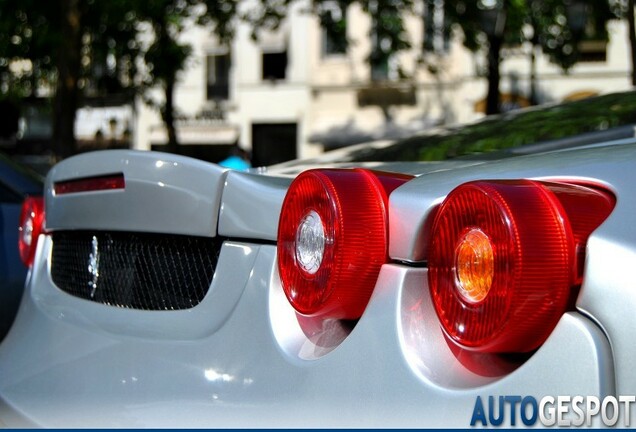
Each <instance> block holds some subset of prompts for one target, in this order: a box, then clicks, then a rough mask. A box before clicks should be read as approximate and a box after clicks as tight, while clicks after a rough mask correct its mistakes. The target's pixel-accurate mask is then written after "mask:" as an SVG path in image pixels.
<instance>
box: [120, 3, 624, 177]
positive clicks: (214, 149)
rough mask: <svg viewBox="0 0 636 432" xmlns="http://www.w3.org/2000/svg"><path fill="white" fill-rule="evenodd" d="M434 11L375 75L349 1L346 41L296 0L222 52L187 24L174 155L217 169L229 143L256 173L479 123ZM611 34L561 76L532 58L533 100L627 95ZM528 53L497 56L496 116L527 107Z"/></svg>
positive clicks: (136, 138) (145, 131) (139, 135)
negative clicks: (330, 152) (280, 20)
mask: <svg viewBox="0 0 636 432" xmlns="http://www.w3.org/2000/svg"><path fill="white" fill-rule="evenodd" d="M429 3H430V2H429ZM336 7H337V6H336V2H334V8H336ZM440 12H441V11H439V10H435V9H434V8H433V9H429V10H425V7H424V5H421V8H420V10H419V11H418V13H416V14H413V15H408V16H406V27H407V29H408V31H409V34H410V36H411V44H412V48H411V49H410V50H408V51H405V52H401V53H399V54H398V55H396V56H394V57H393V58H391V59H390V60H389V61H388V63H387V64H385V65H383V66H382V67H376V68H371V67H370V66H369V64H368V62H367V58H368V56H369V54H370V52H371V49H372V44H373V43H374V40H373V39H374V38H373V37H372V32H371V30H372V24H373V23H372V19H371V18H370V17H369V15H367V14H366V13H364V12H363V11H362V10H361V9H360V8H359V6H358V5H355V4H354V5H351V6H349V7H348V9H347V10H344V11H340V10H336V9H334V11H333V16H334V17H336V18H337V17H338V14H341V15H342V17H345V18H346V38H345V39H343V38H342V35H333V34H332V35H330V34H328V33H327V32H326V31H325V30H324V29H322V28H321V26H320V24H319V22H318V19H317V18H316V17H315V16H312V15H310V14H308V13H306V12H305V11H304V9H303V5H302V4H301V3H298V2H297V3H295V4H294V6H293V7H292V8H291V9H290V10H289V16H288V18H287V19H286V20H285V22H284V24H283V25H282V26H281V27H280V28H279V29H278V30H277V31H263V32H261V33H259V37H258V40H257V41H254V40H253V38H251V37H250V32H251V28H250V27H249V26H247V25H242V26H239V28H238V31H237V34H236V37H235V39H234V40H233V42H232V44H231V46H229V47H227V46H223V45H221V44H219V43H218V41H217V40H216V39H215V37H214V36H213V35H212V34H211V32H210V30H209V29H206V28H203V27H197V26H193V27H192V28H191V29H190V30H189V31H188V32H187V33H186V34H185V35H184V39H185V40H186V41H187V42H189V43H190V44H192V46H193V48H194V52H193V56H192V58H191V59H190V62H189V67H188V68H187V70H186V71H184V72H183V73H182V74H181V76H180V81H179V84H178V86H177V88H176V92H175V100H176V106H177V110H178V113H177V117H178V120H177V123H176V127H177V136H178V139H179V142H180V146H181V147H182V151H181V153H182V154H186V155H191V156H194V157H199V158H202V159H206V160H210V161H218V160H221V159H223V158H224V157H225V156H226V155H227V152H228V149H229V148H230V147H231V146H232V145H233V144H238V145H240V146H241V147H243V148H244V149H246V150H248V151H249V152H250V153H251V156H252V163H253V165H255V166H257V165H268V164H272V163H277V162H281V161H284V160H288V159H292V158H295V157H310V156H314V155H316V154H319V153H321V152H322V151H324V150H326V149H331V148H336V147H340V146H344V145H349V144H354V143H358V142H363V141H369V140H375V139H385V138H397V137H402V136H407V135H410V134H412V133H415V132H418V131H422V130H425V129H427V128H431V127H434V126H435V125H442V124H453V123H458V122H468V121H473V120H475V119H477V118H479V117H481V116H483V110H484V105H485V104H484V99H485V97H486V90H487V80H486V77H485V76H484V73H483V71H484V70H485V55H482V56H480V55H473V54H471V53H469V52H468V51H467V50H466V49H464V48H463V47H462V45H461V42H460V41H459V38H456V37H454V38H450V39H448V38H445V35H444V33H443V32H438V31H432V30H430V26H431V25H432V24H431V23H433V24H434V23H435V21H436V20H438V19H439V16H438V14H439V13H440ZM427 26H428V27H427ZM427 28H428V30H427ZM609 34H610V42H609V44H605V43H602V42H599V43H597V44H589V46H587V47H584V51H583V57H582V61H580V62H579V63H577V64H576V65H575V66H574V67H573V68H572V70H571V71H570V72H569V74H567V75H565V74H563V72H562V71H561V70H560V69H559V67H558V66H555V65H552V64H550V63H549V62H548V60H547V58H546V57H544V56H542V55H541V53H539V52H536V54H537V55H536V67H535V70H536V73H535V76H536V79H535V80H534V81H535V95H536V99H537V101H538V102H540V103H542V102H558V101H562V100H564V99H574V98H578V97H584V96H587V95H592V94H601V93H608V92H613V91H621V90H627V89H630V88H631V84H630V78H629V68H630V66H629V56H628V46H627V41H628V38H627V32H626V26H625V25H624V24H623V23H622V22H617V21H614V22H610V25H609ZM424 44H428V47H427V48H428V50H426V51H425V50H424ZM531 50H532V47H531V46H530V45H529V44H526V45H520V46H517V47H511V48H505V49H504V52H503V59H504V60H503V62H502V65H501V76H502V81H501V85H500V92H501V94H502V100H503V101H504V106H503V108H504V109H513V108H515V107H519V106H526V105H527V104H528V99H529V98H530V87H531V85H532V82H531V81H532V80H531V72H530V60H529V59H530V53H531ZM158 94H159V93H158ZM133 111H134V112H133V113H131V114H130V116H129V117H130V121H131V122H133V124H132V128H131V129H132V130H131V133H132V134H133V135H132V146H133V147H134V148H136V149H142V150H149V149H155V150H161V149H162V148H163V144H164V143H165V142H166V141H167V137H166V131H165V128H164V126H163V123H162V121H161V118H160V116H159V113H158V112H157V111H156V110H154V109H152V108H150V107H148V106H146V105H145V104H144V103H143V102H142V100H141V99H139V100H138V101H137V102H136V103H135V107H134V110H133ZM120 123H121V122H120Z"/></svg>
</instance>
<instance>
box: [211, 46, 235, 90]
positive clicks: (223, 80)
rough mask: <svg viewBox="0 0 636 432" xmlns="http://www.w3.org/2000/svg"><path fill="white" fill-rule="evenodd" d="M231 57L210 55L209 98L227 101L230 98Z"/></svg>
mask: <svg viewBox="0 0 636 432" xmlns="http://www.w3.org/2000/svg"><path fill="white" fill-rule="evenodd" d="M230 65H231V62H230V55H229V54H221V55H210V56H208V58H207V69H208V77H207V98H208V100H227V99H229V96H230Z"/></svg>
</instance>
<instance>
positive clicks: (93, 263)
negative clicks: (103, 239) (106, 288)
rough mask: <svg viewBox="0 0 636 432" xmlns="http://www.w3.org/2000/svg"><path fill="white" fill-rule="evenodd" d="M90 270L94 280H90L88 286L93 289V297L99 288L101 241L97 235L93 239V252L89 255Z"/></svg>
mask: <svg viewBox="0 0 636 432" xmlns="http://www.w3.org/2000/svg"><path fill="white" fill-rule="evenodd" d="M88 272H89V273H90V274H91V277H92V280H91V281H89V282H88V286H89V287H90V289H91V294H90V295H91V298H93V297H94V296H95V291H96V290H97V279H98V278H99V243H98V242H97V237H95V236H93V241H92V252H91V254H90V255H89V256H88Z"/></svg>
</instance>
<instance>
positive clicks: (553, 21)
mask: <svg viewBox="0 0 636 432" xmlns="http://www.w3.org/2000/svg"><path fill="white" fill-rule="evenodd" d="M444 11H445V15H446V17H447V19H448V20H449V21H450V22H451V23H452V24H454V25H455V26H457V27H459V28H461V30H462V35H463V38H464V40H463V43H464V46H466V48H468V49H469V50H471V51H473V52H475V51H480V50H483V51H487V52H488V80H489V86H488V96H487V103H486V112H487V114H494V113H497V112H499V101H498V95H499V78H500V76H499V64H500V62H501V54H500V50H501V48H502V47H503V46H504V45H506V44H509V45H517V44H519V43H521V42H523V41H525V40H529V41H530V42H531V43H532V44H533V46H540V47H541V49H542V51H543V52H544V53H545V54H546V55H548V57H549V59H550V60H551V61H552V62H553V63H555V64H557V65H559V66H560V67H561V68H562V69H563V70H564V71H567V70H568V69H570V68H571V67H572V66H573V65H574V64H575V63H576V61H577V60H578V56H579V50H578V47H579V43H580V42H581V41H582V40H584V39H586V38H594V39H602V40H607V38H608V35H607V30H606V24H607V21H608V20H610V19H612V18H613V17H614V16H615V15H614V14H613V13H612V10H611V8H610V5H609V3H608V2H607V0H577V1H575V0H477V1H458V2H450V1H446V2H444ZM495 16H498V17H499V26H498V27H497V28H494V27H496V26H493V24H494V23H495V21H496V18H495ZM528 31H529V32H530V33H531V35H530V36H529V37H528V35H527V32H528Z"/></svg>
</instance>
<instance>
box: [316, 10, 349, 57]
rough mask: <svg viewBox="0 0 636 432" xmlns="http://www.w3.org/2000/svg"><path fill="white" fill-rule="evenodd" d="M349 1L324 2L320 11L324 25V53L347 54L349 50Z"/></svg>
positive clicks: (321, 23) (321, 21) (321, 22)
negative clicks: (347, 13)
mask: <svg viewBox="0 0 636 432" xmlns="http://www.w3.org/2000/svg"><path fill="white" fill-rule="evenodd" d="M346 7H347V2H344V3H342V2H336V1H330V2H324V4H323V8H322V9H321V10H320V11H319V17H320V25H321V27H322V53H323V55H338V54H346V52H347V45H348V42H347V19H346Z"/></svg>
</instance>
